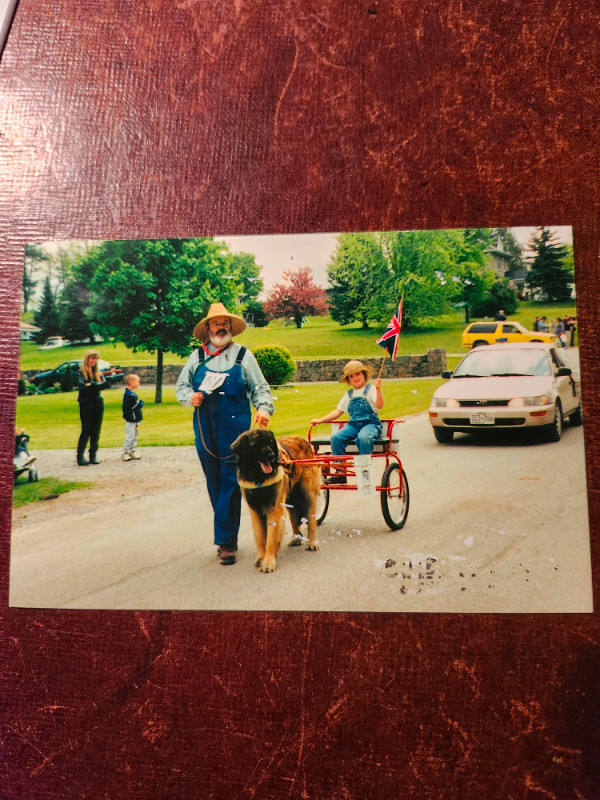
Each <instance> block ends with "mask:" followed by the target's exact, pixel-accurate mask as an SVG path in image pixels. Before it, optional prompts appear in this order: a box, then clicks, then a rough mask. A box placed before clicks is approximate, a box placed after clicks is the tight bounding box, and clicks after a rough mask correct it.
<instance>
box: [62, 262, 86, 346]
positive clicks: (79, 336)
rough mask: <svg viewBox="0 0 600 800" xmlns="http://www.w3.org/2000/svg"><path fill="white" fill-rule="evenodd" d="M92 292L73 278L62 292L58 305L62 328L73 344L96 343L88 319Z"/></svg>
mask: <svg viewBox="0 0 600 800" xmlns="http://www.w3.org/2000/svg"><path fill="white" fill-rule="evenodd" d="M89 305H90V290H89V289H88V287H87V286H84V285H83V284H82V283H80V282H79V281H78V280H77V279H75V278H72V279H71V280H69V281H68V282H67V285H66V286H65V288H64V289H63V291H62V294H61V296H60V300H59V303H58V309H59V314H60V327H61V330H62V332H63V335H64V336H66V337H67V339H70V340H71V341H72V342H81V341H86V340H87V341H89V342H91V343H93V342H94V332H93V331H92V328H91V325H90V321H89V318H88V315H87V314H88V308H89Z"/></svg>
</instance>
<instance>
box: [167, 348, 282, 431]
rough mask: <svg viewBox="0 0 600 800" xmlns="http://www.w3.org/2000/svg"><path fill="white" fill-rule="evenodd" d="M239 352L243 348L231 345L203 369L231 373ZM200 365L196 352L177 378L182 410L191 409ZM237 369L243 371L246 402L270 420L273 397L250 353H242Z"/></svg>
mask: <svg viewBox="0 0 600 800" xmlns="http://www.w3.org/2000/svg"><path fill="white" fill-rule="evenodd" d="M207 347H208V351H209V353H210V352H214V351H215V350H217V349H218V348H216V347H214V346H213V345H212V344H210V343H209V344H208V345H207ZM241 349H242V345H240V344H237V342H233V343H232V344H231V346H230V347H228V348H227V350H225V351H224V352H223V353H221V355H218V356H215V357H214V358H211V359H210V361H209V362H208V363H207V364H206V369H208V370H210V371H211V372H225V371H226V370H230V369H231V368H232V367H233V365H234V364H235V360H236V358H237V356H238V353H239V352H240V350H241ZM199 364H200V360H199V358H198V350H197V349H196V350H194V352H193V353H192V354H191V356H190V357H189V358H188V360H187V361H186V362H185V366H184V368H183V369H182V370H181V372H180V373H179V377H178V378H177V384H176V395H177V400H178V401H179V402H180V403H181V405H182V406H191V405H192V394H193V393H194V386H193V384H194V375H195V374H196V370H197V369H198V366H199ZM240 366H241V367H242V378H243V381H244V383H245V384H246V390H247V392H248V399H249V400H250V402H251V403H252V405H253V406H254V408H255V409H256V410H257V411H266V412H267V414H269V416H272V415H273V413H274V412H275V406H274V405H273V395H272V394H271V389H270V387H269V384H268V383H267V382H266V380H265V376H264V375H263V374H262V372H261V369H260V367H259V366H258V362H257V361H256V358H255V357H254V354H253V353H251V352H250V350H246V352H245V353H244V357H243V358H242V363H241V365H240Z"/></svg>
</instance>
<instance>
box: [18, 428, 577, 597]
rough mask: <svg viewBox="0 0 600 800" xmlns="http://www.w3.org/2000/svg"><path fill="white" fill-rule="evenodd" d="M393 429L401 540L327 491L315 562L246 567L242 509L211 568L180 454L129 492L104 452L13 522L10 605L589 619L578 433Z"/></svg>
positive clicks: (197, 491) (193, 479)
mask: <svg viewBox="0 0 600 800" xmlns="http://www.w3.org/2000/svg"><path fill="white" fill-rule="evenodd" d="M401 431H402V436H401V448H402V457H403V462H404V467H405V470H406V473H407V475H408V480H409V485H410V491H411V507H410V513H409V516H408V521H407V523H406V526H405V528H404V529H403V530H401V531H398V532H391V531H389V530H388V528H387V526H386V525H385V522H384V521H383V518H382V515H381V510H380V502H379V501H380V498H379V496H376V497H374V498H361V497H360V496H359V495H358V494H357V493H355V492H352V493H349V492H340V491H338V492H333V491H332V493H331V505H330V509H329V512H328V515H327V518H326V520H325V522H324V523H323V525H322V526H321V527H320V528H319V539H320V545H321V549H320V550H319V551H318V552H314V553H313V552H307V551H305V550H304V548H285V549H284V550H283V552H282V554H281V556H280V559H279V567H278V569H277V571H276V572H275V573H273V574H270V575H263V574H261V573H259V572H258V571H257V570H256V569H255V568H254V567H253V560H254V544H253V538H252V533H251V527H250V523H249V519H248V515H247V512H246V511H245V510H244V516H243V520H242V528H241V531H240V551H239V560H238V563H237V564H236V565H235V566H232V567H222V566H221V565H220V564H219V563H218V561H217V559H216V557H215V548H214V546H213V545H212V544H211V541H212V539H211V533H210V527H211V526H210V522H209V520H210V519H211V512H210V509H209V506H208V501H207V497H206V491H205V486H204V482H203V479H202V477H201V472H200V468H199V466H198V464H197V462H196V456H195V454H194V452H193V451H192V449H191V448H146V450H145V451H144V461H145V465H144V467H145V470H146V471H147V472H151V473H152V475H153V477H151V478H150V479H146V480H145V481H144V484H143V487H142V486H141V484H140V486H137V482H136V473H135V471H134V470H135V469H136V467H137V465H138V464H141V462H137V464H132V465H129V464H127V465H123V464H122V463H120V462H119V461H118V452H117V451H114V452H113V453H111V452H109V451H102V452H103V457H104V459H105V461H104V463H103V464H102V465H101V466H100V467H96V468H93V469H94V470H97V471H96V472H95V473H92V474H93V475H94V477H97V478H98V481H99V483H98V486H97V487H96V489H93V490H88V491H86V492H71V493H70V494H69V495H65V496H63V497H61V498H58V499H57V500H54V501H52V502H48V503H38V504H37V505H36V506H35V507H32V506H26V507H24V508H23V509H22V510H17V511H16V512H15V515H14V522H13V542H12V558H11V593H10V602H11V605H17V606H28V607H60V608H121V609H231V610H236V609H251V610H326V611H331V610H336V611H426V612H443V611H450V612H585V611H591V574H590V558H589V535H588V519H587V501H586V491H585V463H584V456H583V434H582V428H570V427H569V426H568V425H566V426H565V430H564V432H563V438H562V440H561V442H559V443H557V444H546V443H541V442H539V441H535V440H529V441H527V442H525V443H523V442H521V441H519V440H518V439H513V440H502V441H500V440H482V441H478V440H476V439H473V438H470V437H467V436H457V437H456V438H455V441H454V442H453V443H452V444H450V445H440V444H438V443H437V442H435V440H434V438H433V435H432V433H431V429H430V426H429V423H428V420H427V417H426V415H419V416H415V417H411V418H409V419H407V421H406V423H405V424H404V425H403V427H402V429H401ZM42 456H43V453H40V457H42ZM55 456H56V458H57V459H58V460H57V461H56V462H55V463H57V464H58V463H63V465H64V466H63V468H62V470H61V474H64V475H65V476H66V477H69V470H71V471H72V472H73V474H76V475H77V477H79V478H81V470H80V471H79V472H77V468H74V467H72V466H70V465H71V464H72V460H73V456H72V453H70V452H67V451H62V454H61V452H59V453H58V454H57V453H56V451H55ZM60 458H63V462H61V461H60ZM40 460H42V458H40ZM130 466H131V467H132V471H130V472H126V471H125V470H127V469H128V468H129V467H130ZM90 469H92V468H90ZM111 471H112V472H114V475H115V476H117V478H118V479H119V480H120V487H119V490H118V491H117V492H116V493H115V492H114V491H113V493H112V496H111V499H110V500H109V499H108V497H107V494H106V492H105V491H104V490H103V489H102V485H103V484H102V476H103V475H105V476H106V475H109V474H110V473H111ZM46 474H48V473H47V472H46ZM84 474H85V475H86V476H87V475H88V473H87V472H85V473H84ZM138 474H140V475H141V472H140V473H138ZM167 476H168V480H167ZM106 485H107V486H108V485H109V484H108V483H107V484H106ZM112 485H113V487H114V477H113V481H112ZM136 487H137V488H136Z"/></svg>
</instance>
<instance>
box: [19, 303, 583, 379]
mask: <svg viewBox="0 0 600 800" xmlns="http://www.w3.org/2000/svg"><path fill="white" fill-rule="evenodd" d="M575 313H576V309H575V305H574V303H571V304H569V305H558V304H548V303H536V302H527V303H521V304H520V305H519V308H518V309H517V311H516V312H515V313H514V314H511V315H510V319H511V320H516V321H517V322H520V323H521V324H522V325H524V326H525V327H526V328H529V329H531V326H532V324H533V320H534V319H535V317H536V315H539V316H543V315H545V316H546V317H548V319H549V320H550V319H554V318H555V317H564V316H565V314H572V315H575ZM464 327H465V325H464V321H463V318H462V316H461V314H459V312H458V311H456V312H453V313H451V314H447V315H445V316H443V317H439V318H437V319H435V320H432V323H431V327H428V328H420V329H419V330H417V331H403V332H402V335H401V337H400V346H399V350H398V352H399V354H400V355H415V354H422V353H426V352H427V350H429V349H430V348H434V347H439V348H442V349H444V350H446V352H447V353H463V352H466V351H464V350H463V348H462V345H461V343H460V340H461V334H462V331H463V329H464ZM383 330H384V327H383V326H381V327H372V328H370V329H369V330H366V331H365V330H362V328H361V327H360V325H359V324H358V323H355V324H352V325H345V326H343V327H342V326H340V325H338V324H337V323H336V322H333V321H332V320H331V319H330V318H329V317H310V318H309V319H308V321H307V323H306V324H305V325H303V327H302V328H300V329H298V328H296V327H295V326H294V325H283V324H282V323H281V322H280V321H278V320H276V321H274V322H271V323H270V324H269V325H268V327H266V328H247V329H246V330H245V331H244V333H243V334H242V337H241V338H240V341H241V342H242V343H243V344H245V345H246V347H249V348H250V349H251V350H253V349H254V348H256V347H259V346H260V345H264V344H275V345H280V346H282V347H287V348H288V350H290V352H291V353H292V355H293V356H294V358H296V359H306V358H333V357H335V358H348V359H350V358H377V357H379V356H381V355H382V353H383V350H382V349H381V347H379V345H377V344H376V340H377V339H378V338H379V336H381V334H382V333H383ZM88 349H89V345H70V346H68V347H60V348H56V349H53V350H38V345H37V344H35V343H33V342H23V343H22V344H21V369H23V370H28V369H36V370H40V371H41V370H42V369H49V368H53V367H57V366H58V365H59V364H61V363H62V362H63V361H69V360H73V359H78V358H83V356H84V355H85V353H86V352H87V350H88ZM97 349H98V350H99V351H100V355H101V357H102V358H104V359H106V360H107V361H110V362H111V363H112V364H119V365H121V366H144V365H153V364H156V354H155V353H147V352H143V351H140V352H137V353H134V352H133V351H132V350H130V349H129V348H127V347H125V345H123V344H120V343H117V344H112V343H110V342H102V343H100V344H99V345H97ZM184 361H185V359H183V358H180V357H179V356H175V355H173V354H172V353H166V354H165V363H168V364H183V363H184Z"/></svg>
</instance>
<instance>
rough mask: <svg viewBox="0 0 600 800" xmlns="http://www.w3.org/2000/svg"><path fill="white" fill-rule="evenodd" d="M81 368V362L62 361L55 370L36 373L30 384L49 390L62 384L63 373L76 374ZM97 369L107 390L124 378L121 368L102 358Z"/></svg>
mask: <svg viewBox="0 0 600 800" xmlns="http://www.w3.org/2000/svg"><path fill="white" fill-rule="evenodd" d="M80 368H81V361H63V363H62V364H60V365H59V366H58V367H56V369H50V370H46V371H45V372H38V374H37V375H34V376H33V378H32V379H31V383H33V384H34V386H37V387H38V388H39V389H49V388H50V387H51V386H54V385H55V384H57V383H62V380H63V378H64V375H65V372H66V371H67V369H70V370H71V371H72V372H73V373H76V372H77V371H78V370H79V369H80ZM98 368H99V370H100V372H101V373H102V374H103V375H104V379H105V380H106V381H107V382H108V385H109V388H111V387H112V386H113V385H114V384H115V383H118V382H119V381H122V380H123V379H124V377H125V375H124V373H123V370H122V369H121V367H114V366H112V364H109V362H108V361H105V360H104V359H103V358H101V359H99V361H98Z"/></svg>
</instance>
